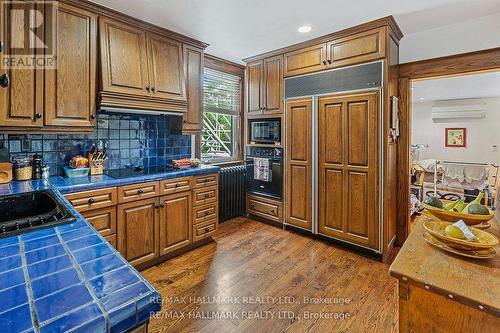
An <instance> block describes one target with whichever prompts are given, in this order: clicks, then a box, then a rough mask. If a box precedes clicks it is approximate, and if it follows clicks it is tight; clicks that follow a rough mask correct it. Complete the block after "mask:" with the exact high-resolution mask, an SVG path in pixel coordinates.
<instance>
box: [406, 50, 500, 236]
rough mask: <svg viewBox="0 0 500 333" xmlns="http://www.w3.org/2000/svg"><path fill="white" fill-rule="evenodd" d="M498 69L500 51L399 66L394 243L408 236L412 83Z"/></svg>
mask: <svg viewBox="0 0 500 333" xmlns="http://www.w3.org/2000/svg"><path fill="white" fill-rule="evenodd" d="M493 70H500V48H494V49H488V50H481V51H476V52H469V53H462V54H456V55H451V56H446V57H439V58H433V59H427V60H422V61H415V62H410V63H405V64H401V65H399V98H400V105H399V111H400V126H401V128H400V133H401V136H400V138H399V144H398V198H397V201H398V206H397V209H398V214H397V217H398V225H397V235H398V239H397V243H398V245H401V244H402V243H403V242H404V241H405V240H406V237H407V236H408V222H409V220H410V216H409V212H408V207H410V195H409V193H410V172H409V171H410V170H409V168H410V152H409V147H410V143H411V142H410V141H411V124H412V119H411V117H412V112H411V106H412V105H411V81H412V80H422V79H430V78H435V77H443V76H456V75H467V74H473V73H480V72H485V71H493Z"/></svg>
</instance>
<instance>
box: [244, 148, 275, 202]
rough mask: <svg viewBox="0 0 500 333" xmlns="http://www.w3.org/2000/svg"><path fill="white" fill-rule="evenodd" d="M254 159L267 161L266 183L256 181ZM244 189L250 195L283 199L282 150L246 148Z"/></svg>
mask: <svg viewBox="0 0 500 333" xmlns="http://www.w3.org/2000/svg"><path fill="white" fill-rule="evenodd" d="M255 158H263V159H268V160H269V172H270V173H271V174H270V175H269V180H268V181H263V180H259V179H256V178H258V177H255V165H254V160H255ZM246 187H247V191H248V192H250V193H255V194H260V195H265V196H269V197H272V198H275V199H279V200H281V199H282V197H283V150H282V149H280V148H263V147H247V158H246Z"/></svg>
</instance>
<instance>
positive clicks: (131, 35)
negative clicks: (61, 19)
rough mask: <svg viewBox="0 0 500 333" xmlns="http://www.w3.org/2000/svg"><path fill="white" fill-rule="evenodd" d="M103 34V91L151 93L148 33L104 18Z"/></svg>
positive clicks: (100, 26)
mask: <svg viewBox="0 0 500 333" xmlns="http://www.w3.org/2000/svg"><path fill="white" fill-rule="evenodd" d="M99 35H100V43H101V70H102V73H101V74H102V89H103V91H106V92H114V93H122V94H130V95H136V96H150V92H149V91H148V89H150V87H151V86H150V80H149V71H148V53H147V43H146V32H145V31H144V30H141V29H139V28H137V27H134V26H132V25H130V24H126V23H122V22H120V21H117V20H113V19H110V18H106V17H101V18H100V20H99Z"/></svg>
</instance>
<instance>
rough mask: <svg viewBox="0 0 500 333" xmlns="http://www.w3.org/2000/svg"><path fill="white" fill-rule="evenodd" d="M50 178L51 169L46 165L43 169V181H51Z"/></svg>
mask: <svg viewBox="0 0 500 333" xmlns="http://www.w3.org/2000/svg"><path fill="white" fill-rule="evenodd" d="M49 177H50V167H49V166H48V165H44V166H43V167H42V179H49Z"/></svg>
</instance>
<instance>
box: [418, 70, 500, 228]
mask: <svg viewBox="0 0 500 333" xmlns="http://www.w3.org/2000/svg"><path fill="white" fill-rule="evenodd" d="M498 128H500V72H487V73H474V74H468V75H455V76H451V77H440V78H429V79H423V80H412V81H411V127H410V130H411V136H410V146H409V152H410V175H411V178H410V179H411V181H410V188H409V190H410V191H409V195H410V200H411V201H410V202H411V204H410V207H409V215H410V223H409V228H410V230H411V228H412V225H413V223H412V222H413V221H415V219H416V217H418V216H419V215H420V212H421V210H422V209H423V206H422V204H421V203H422V202H423V201H424V200H430V197H432V198H437V199H439V200H440V201H442V202H445V203H446V202H448V201H460V200H463V202H464V203H463V204H462V205H464V204H465V203H468V202H471V201H473V200H474V199H475V198H476V197H477V196H478V195H481V196H484V199H483V203H484V204H485V205H487V206H488V207H489V208H490V209H494V208H495V206H496V205H497V197H498V187H499V184H500V183H499V182H498V170H499V165H500V149H499V146H500V131H498Z"/></svg>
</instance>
